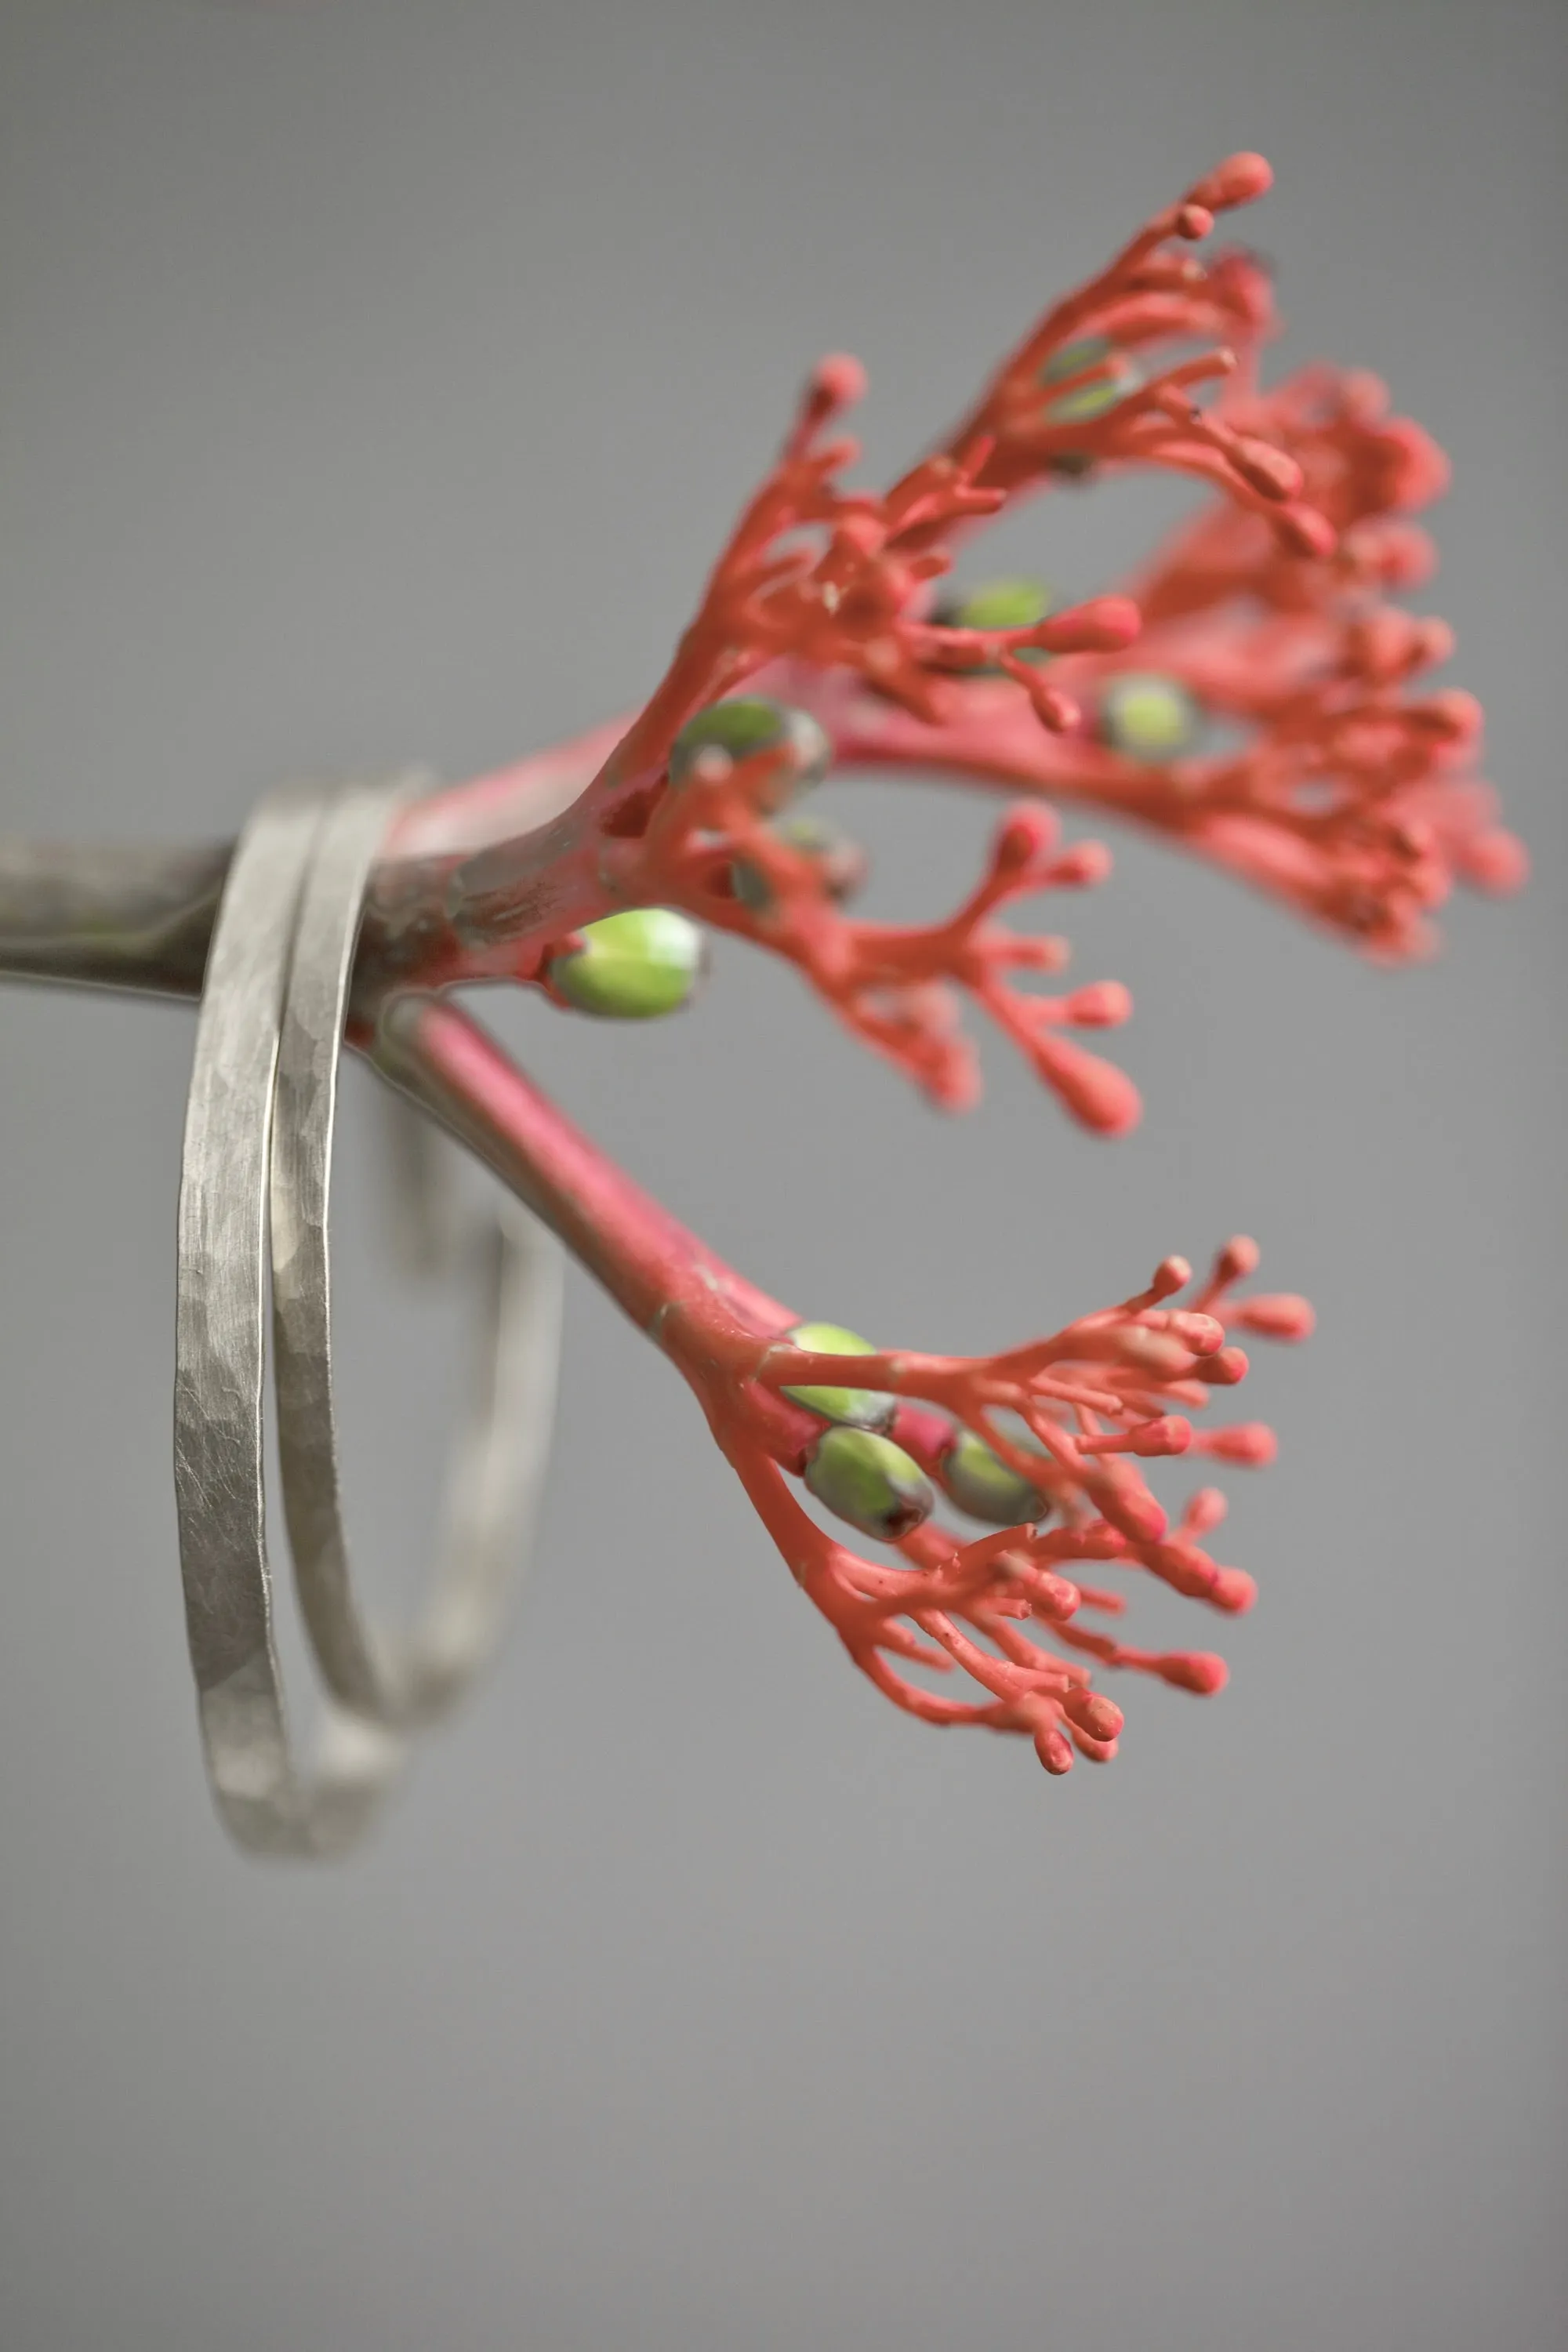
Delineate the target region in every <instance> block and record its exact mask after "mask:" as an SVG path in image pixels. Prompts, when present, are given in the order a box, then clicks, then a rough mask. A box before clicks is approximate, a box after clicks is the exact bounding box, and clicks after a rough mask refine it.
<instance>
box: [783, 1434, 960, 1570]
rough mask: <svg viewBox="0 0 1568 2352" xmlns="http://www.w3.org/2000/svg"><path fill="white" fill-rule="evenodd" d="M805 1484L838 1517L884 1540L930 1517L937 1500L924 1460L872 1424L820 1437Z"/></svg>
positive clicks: (809, 1465)
mask: <svg viewBox="0 0 1568 2352" xmlns="http://www.w3.org/2000/svg"><path fill="white" fill-rule="evenodd" d="M805 1483H806V1485H807V1486H808V1487H809V1488H810V1489H811V1492H812V1493H813V1494H814V1495H815V1496H816V1499H817V1501H818V1502H819V1503H825V1504H826V1507H827V1508H828V1509H829V1510H830V1511H832V1512H833V1513H834V1514H835V1516H836V1517H838V1518H841V1519H847V1520H848V1522H849V1525H850V1526H851V1527H852V1528H859V1530H860V1532H861V1534H862V1535H866V1536H879V1537H880V1538H881V1539H882V1541H883V1542H884V1543H894V1542H896V1541H897V1539H898V1538H899V1537H900V1536H907V1535H908V1534H909V1533H910V1529H911V1528H918V1527H919V1526H920V1524H921V1520H922V1519H928V1518H930V1517H931V1508H932V1506H933V1505H934V1503H935V1501H936V1496H934V1495H933V1494H932V1492H931V1485H930V1482H929V1480H928V1479H926V1478H925V1477H924V1475H922V1473H921V1466H920V1465H919V1463H918V1462H914V1461H911V1460H910V1456H909V1455H908V1454H906V1453H905V1452H904V1449H903V1447H902V1446H901V1445H895V1444H893V1441H892V1439H891V1438H890V1437H879V1436H878V1435H877V1433H876V1432H875V1431H874V1430H869V1429H830V1430H828V1431H827V1432H826V1435H824V1436H822V1437H819V1438H818V1439H817V1441H816V1446H815V1447H814V1448H813V1450H812V1454H811V1458H810V1460H809V1461H808V1462H807V1464H806V1465H805Z"/></svg>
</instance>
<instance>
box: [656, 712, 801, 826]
mask: <svg viewBox="0 0 1568 2352" xmlns="http://www.w3.org/2000/svg"><path fill="white" fill-rule="evenodd" d="M781 745H783V746H785V747H787V749H788V751H789V772H788V775H787V777H786V778H785V779H784V780H783V784H782V789H781V791H780V793H779V799H780V801H781V802H782V801H784V800H786V799H787V798H788V797H789V794H790V793H792V792H798V791H800V790H801V789H802V788H803V787H805V785H807V784H816V783H820V782H821V781H822V779H823V777H824V776H825V775H826V773H827V771H828V767H829V765H830V763H831V761H832V757H833V747H832V745H831V744H830V743H829V741H828V740H827V737H826V734H825V733H824V731H823V730H822V729H821V728H820V727H819V726H818V725H817V722H816V719H813V718H812V716H811V714H810V712H809V711H806V710H795V709H792V708H791V707H790V706H789V705H788V704H787V703H783V702H770V701H768V700H766V699H765V698H764V697H763V696H761V695H746V696H737V697H736V698H735V699H734V700H733V701H732V702H714V703H710V705H709V707H708V709H706V710H700V711H699V712H698V713H697V716H696V718H695V719H688V720H687V722H686V724H685V726H684V727H683V728H682V729H681V730H680V732H679V735H678V736H677V737H676V739H675V743H674V746H673V748H672V750H671V751H670V755H669V781H670V782H671V783H672V784H681V783H684V782H686V781H687V779H688V778H689V776H690V774H691V772H692V771H693V769H694V768H695V767H696V764H697V762H698V761H699V760H700V758H701V757H702V754H703V753H704V752H705V751H722V752H724V753H725V754H726V756H727V757H728V758H730V759H731V760H746V759H750V757H751V756H752V753H753V752H754V751H775V750H777V749H778V748H779V747H780V746H781Z"/></svg>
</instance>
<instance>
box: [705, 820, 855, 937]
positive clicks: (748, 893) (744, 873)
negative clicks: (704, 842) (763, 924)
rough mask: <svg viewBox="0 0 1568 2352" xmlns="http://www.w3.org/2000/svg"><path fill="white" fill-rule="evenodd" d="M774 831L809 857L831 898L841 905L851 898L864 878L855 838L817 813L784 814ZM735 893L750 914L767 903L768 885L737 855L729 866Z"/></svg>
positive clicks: (761, 908) (757, 912)
mask: <svg viewBox="0 0 1568 2352" xmlns="http://www.w3.org/2000/svg"><path fill="white" fill-rule="evenodd" d="M773 831H774V832H775V833H776V834H777V835H778V837H779V839H780V840H781V841H783V842H787V844H788V845H789V846H790V848H791V849H795V850H798V851H799V852H800V854H801V856H803V857H809V858H810V859H811V861H812V863H813V865H814V866H816V867H817V869H818V871H819V873H820V875H821V877H822V880H823V882H824V884H825V885H826V890H827V895H828V897H829V898H833V899H836V900H837V901H838V902H839V903H840V904H842V903H843V901H844V900H845V899H846V898H853V897H854V895H855V893H856V891H857V890H858V888H859V887H860V885H861V884H862V882H864V880H865V879H866V864H867V860H866V853H865V851H864V850H863V849H862V848H861V846H860V845H859V843H858V841H851V840H850V838H849V835H847V833H840V831H839V830H838V827H837V825H836V824H828V823H827V822H826V818H823V817H819V816H806V815H801V816H786V817H784V818H783V819H781V821H780V822H779V823H778V824H775V825H774V827H773ZM731 878H732V880H733V882H734V885H735V896H736V898H739V900H740V901H741V904H742V906H743V907H750V908H751V909H752V913H753V914H759V915H760V914H761V913H762V912H763V908H765V907H766V906H767V905H768V903H769V892H768V886H767V884H766V882H765V881H764V880H763V877H762V875H761V874H760V873H759V872H758V870H757V868H756V867H755V866H748V865H747V864H746V862H745V860H744V859H743V858H737V860H736V862H735V864H734V866H732V867H731Z"/></svg>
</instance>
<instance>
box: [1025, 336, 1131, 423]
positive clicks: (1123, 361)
mask: <svg viewBox="0 0 1568 2352" xmlns="http://www.w3.org/2000/svg"><path fill="white" fill-rule="evenodd" d="M1107 361H1114V362H1115V373H1113V374H1111V375H1108V376H1102V377H1101V378H1100V381H1099V382H1098V383H1082V384H1079V387H1078V389H1077V390H1076V391H1075V392H1064V393H1062V394H1060V395H1059V397H1058V398H1057V399H1056V400H1053V401H1051V402H1050V403H1049V404H1047V409H1046V415H1047V418H1048V419H1049V420H1050V422H1051V423H1052V424H1053V425H1086V424H1088V423H1089V420H1090V419H1091V418H1092V417H1096V416H1103V415H1105V412H1106V410H1107V409H1108V408H1114V407H1115V406H1116V404H1117V402H1118V401H1119V400H1125V398H1126V397H1127V394H1129V393H1130V392H1134V391H1136V390H1137V388H1138V386H1139V384H1141V383H1142V381H1143V378H1142V372H1141V371H1140V370H1139V369H1138V368H1136V367H1135V366H1134V365H1133V363H1132V362H1131V360H1130V359H1128V358H1127V356H1126V355H1125V353H1123V352H1118V351H1117V350H1116V348H1115V346H1114V345H1113V344H1112V343H1110V341H1108V340H1107V338H1106V337H1105V336H1104V335H1082V336H1080V337H1079V340H1078V341H1077V342H1075V343H1066V344H1064V345H1063V347H1062V349H1061V350H1060V351H1059V352H1058V353H1057V355H1056V357H1055V358H1054V359H1053V360H1051V361H1049V362H1047V365H1046V366H1045V367H1044V368H1042V370H1041V371H1040V381H1041V383H1067V382H1068V379H1069V378H1071V377H1073V376H1075V375H1082V374H1083V373H1085V372H1086V370H1088V369H1089V368H1091V367H1099V366H1100V365H1102V364H1103V363H1104V362H1107Z"/></svg>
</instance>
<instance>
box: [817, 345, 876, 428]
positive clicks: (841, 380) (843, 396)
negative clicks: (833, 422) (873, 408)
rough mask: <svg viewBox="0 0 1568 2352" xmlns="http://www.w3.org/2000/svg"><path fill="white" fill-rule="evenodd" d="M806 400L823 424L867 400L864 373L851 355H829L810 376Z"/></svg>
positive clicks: (819, 361) (845, 353)
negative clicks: (831, 417)
mask: <svg viewBox="0 0 1568 2352" xmlns="http://www.w3.org/2000/svg"><path fill="white" fill-rule="evenodd" d="M807 397H808V399H809V400H810V402H811V404H812V405H813V407H814V408H815V409H816V412H817V415H818V416H819V417H820V418H821V419H822V420H823V422H825V423H826V419H827V418H828V417H830V416H837V415H839V413H840V412H841V411H842V410H844V409H846V408H853V407H854V406H855V405H856V404H857V403H858V402H859V401H862V400H864V398H865V397H866V371H865V369H864V368H863V367H862V365H861V364H860V362H859V361H858V359H856V358H855V357H854V356H853V354H852V353H850V352H828V353H827V355H826V358H825V359H820V360H818V361H817V362H816V367H815V368H813V370H812V372H811V383H810V385H809V387H808V391H807Z"/></svg>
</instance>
